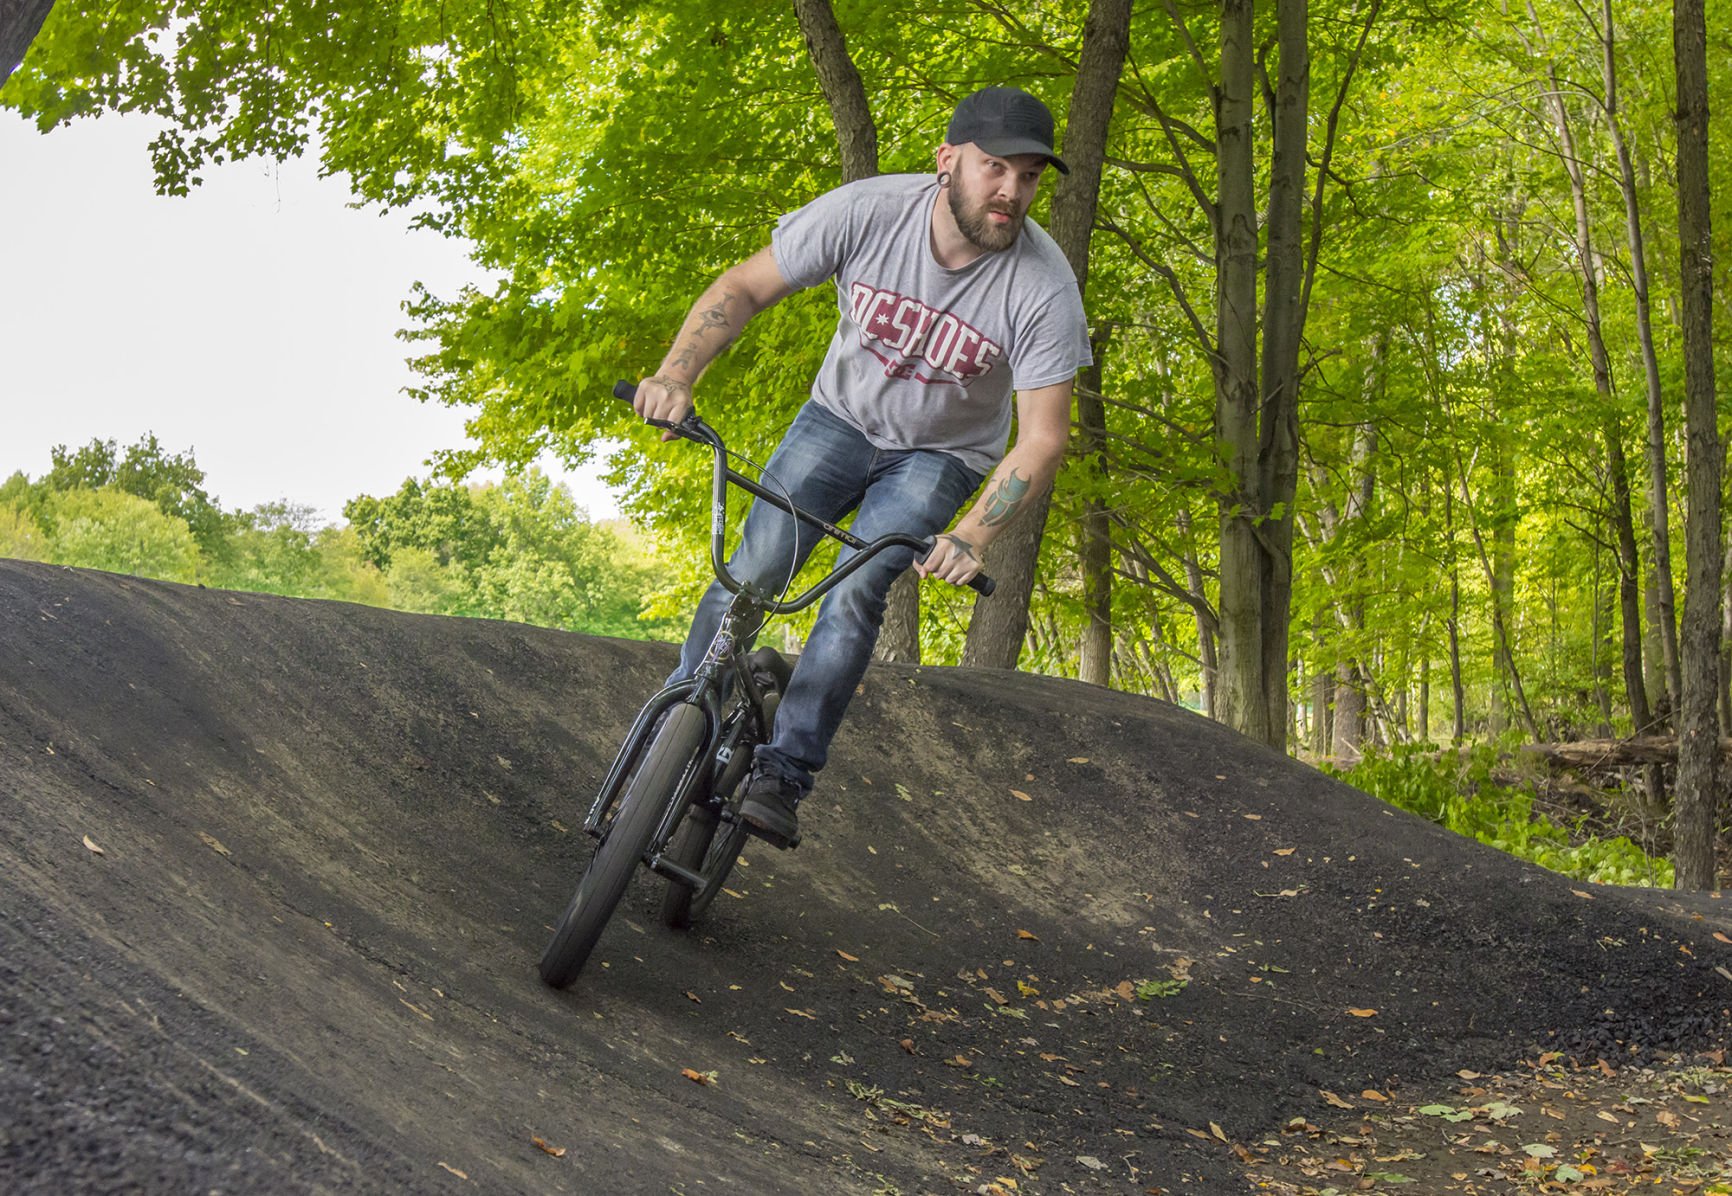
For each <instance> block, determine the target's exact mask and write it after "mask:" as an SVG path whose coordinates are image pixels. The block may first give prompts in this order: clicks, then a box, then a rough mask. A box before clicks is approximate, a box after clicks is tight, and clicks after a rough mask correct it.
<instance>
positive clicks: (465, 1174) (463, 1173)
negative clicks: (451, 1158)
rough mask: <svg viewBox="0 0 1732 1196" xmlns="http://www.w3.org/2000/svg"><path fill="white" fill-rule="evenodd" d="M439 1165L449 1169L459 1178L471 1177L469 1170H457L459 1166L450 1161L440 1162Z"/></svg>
mask: <svg viewBox="0 0 1732 1196" xmlns="http://www.w3.org/2000/svg"><path fill="white" fill-rule="evenodd" d="M439 1165H440V1166H441V1167H443V1168H445V1170H447V1171H449V1172H450V1173H451V1174H452V1175H455V1176H456V1177H457V1178H458V1179H468V1178H469V1173H468V1172H466V1171H459V1170H457V1168H455V1167H453V1166H452V1165H451V1164H450V1163H440V1164H439Z"/></svg>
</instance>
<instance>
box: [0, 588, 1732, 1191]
mask: <svg viewBox="0 0 1732 1196" xmlns="http://www.w3.org/2000/svg"><path fill="white" fill-rule="evenodd" d="M672 656H673V650H672V648H671V647H669V646H667V645H656V644H639V643H630V642H624V641H613V640H601V639H591V638H585V637H581V636H574V635H567V634H561V633H557V632H551V631H543V630H537V629H534V628H528V627H521V626H516V625H509V624H499V623H486V622H477V621H460V620H452V619H440V618H430V617H417V616H407V615H400V614H391V613H386V612H381V611H376V610H371V609H367V608H361V607H353V606H346V605H341V604H332V603H316V602H303V601H293V600H287V599H277V598H270V597H264V596H257V595H246V594H230V593H226V592H220V591H214V590H203V589H196V588H186V587H180V586H173V585H168V584H162V583H155V582H146V581H139V580H134V579H128V578H120V577H114V576H110V575H105V574H97V573H87V572H80V571H74V570H66V569H58V568H51V567H48V566H40V565H28V564H21V563H17V562H0V769H3V775H4V778H5V782H4V799H3V800H4V818H3V820H0V1103H3V1104H4V1106H5V1107H6V1108H7V1109H9V1110H11V1113H10V1115H9V1116H8V1118H7V1119H6V1122H5V1125H4V1128H3V1129H0V1181H3V1183H4V1186H5V1188H6V1189H7V1190H8V1191H55V1192H66V1191H98V1190H112V1189H114V1188H116V1187H120V1186H126V1185H132V1186H136V1187H139V1188H142V1189H145V1190H175V1191H192V1190H211V1189H221V1190H243V1191H267V1190H268V1191H296V1192H298V1191H308V1192H312V1191H393V1192H400V1191H451V1192H461V1191H483V1192H628V1191H629V1192H650V1191H657V1192H666V1191H673V1192H683V1193H693V1192H699V1191H715V1192H727V1191H733V1192H742V1193H781V1192H787V1193H806V1192H814V1191H838V1192H879V1191H883V1192H903V1193H915V1192H953V1191H967V1192H973V1191H976V1190H978V1189H980V1188H981V1187H982V1185H987V1184H991V1183H993V1182H995V1181H999V1180H1001V1179H1014V1180H1015V1181H1016V1184H1017V1186H1018V1190H1020V1191H1022V1192H1061V1191H1076V1192H1096V1191H1099V1192H1144V1191H1149V1190H1164V1191H1168V1192H1204V1193H1208V1192H1217V1191H1218V1192H1232V1191H1238V1190H1240V1189H1241V1188H1242V1187H1243V1185H1244V1182H1245V1181H1244V1180H1243V1179H1242V1178H1241V1176H1242V1168H1241V1164H1240V1158H1239V1157H1238V1154H1239V1152H1236V1151H1235V1145H1236V1144H1238V1143H1241V1142H1244V1141H1248V1140H1251V1139H1252V1138H1254V1137H1256V1136H1258V1135H1261V1134H1264V1133H1267V1132H1268V1131H1269V1130H1270V1129H1271V1128H1272V1127H1278V1126H1280V1125H1281V1124H1283V1123H1284V1122H1285V1121H1286V1120H1287V1119H1288V1118H1290V1117H1293V1116H1295V1115H1303V1114H1310V1113H1314V1112H1316V1111H1317V1110H1318V1109H1319V1107H1320V1102H1321V1101H1323V1100H1324V1099H1325V1098H1324V1097H1322V1096H1321V1095H1320V1094H1321V1093H1324V1092H1352V1093H1358V1092H1359V1091H1361V1090H1362V1089H1367V1088H1384V1089H1387V1088H1390V1087H1392V1086H1394V1085H1397V1084H1417V1083H1423V1082H1426V1081H1430V1080H1435V1079H1439V1078H1442V1077H1446V1076H1449V1075H1451V1074H1453V1073H1454V1072H1456V1071H1457V1070H1458V1069H1462V1068H1475V1069H1478V1070H1481V1071H1489V1070H1493V1069H1496V1068H1498V1067H1500V1066H1502V1065H1505V1064H1507V1063H1508V1062H1509V1061H1511V1060H1513V1059H1515V1058H1518V1057H1521V1056H1522V1055H1524V1054H1531V1053H1533V1052H1535V1051H1538V1050H1548V1051H1563V1052H1566V1053H1568V1054H1573V1055H1576V1056H1580V1057H1582V1058H1584V1059H1589V1060H1591V1059H1594V1058H1597V1057H1603V1058H1608V1059H1612V1060H1613V1061H1614V1062H1621V1061H1624V1060H1627V1059H1629V1058H1631V1057H1635V1056H1642V1055H1644V1054H1645V1053H1647V1052H1651V1051H1664V1050H1670V1049H1680V1048H1692V1047H1696V1046H1700V1045H1705V1044H1710V1043H1721V1044H1723V1043H1724V1041H1725V1039H1726V1036H1727V1030H1728V1025H1729V1015H1728V1011H1727V1010H1728V1005H1729V1004H1732V941H1729V940H1732V934H1729V933H1728V932H1729V931H1732V917H1729V916H1728V911H1727V909H1726V907H1725V905H1724V904H1723V903H1721V902H1720V901H1719V900H1718V899H1717V898H1714V897H1708V896H1704V897H1701V898H1699V899H1691V900H1689V901H1685V900H1681V899H1679V898H1678V897H1675V896H1674V895H1672V894H1668V893H1656V892H1647V891H1634V890H1618V889H1607V888H1598V887H1589V886H1585V885H1580V884H1577V883H1575V882H1571V881H1568V880H1566V879H1564V878H1561V877H1558V876H1555V875H1552V874H1550V873H1547V872H1544V871H1542V870H1540V869H1537V868H1533V867H1529V866H1526V865H1524V864H1521V863H1519V862H1517V861H1515V860H1513V859H1510V858H1508V857H1505V856H1503V855H1500V854H1498V853H1496V852H1493V851H1491V850H1489V849H1485V848H1481V847H1479V846H1477V845H1475V844H1473V843H1471V842H1468V841H1466V840H1463V839H1460V838H1457V837H1455V836H1453V835H1450V834H1448V833H1447V832H1444V831H1442V830H1439V829H1437V828H1435V827H1433V826H1431V825H1430V824H1428V823H1425V822H1423V821H1421V820H1419V819H1416V818H1413V817H1410V816H1408V815H1406V814H1403V813H1401V812H1398V811H1395V810H1392V809H1389V808H1387V807H1385V806H1383V805H1382V804H1380V803H1378V802H1376V801H1375V800H1373V799H1371V798H1368V797H1366V796H1364V795H1363V794H1361V793H1359V792H1357V791H1356V790H1353V789H1351V788H1348V787H1347V786H1344V785H1342V784H1340V783H1338V782H1336V781H1334V780H1331V779H1329V778H1327V777H1325V776H1323V775H1321V774H1318V773H1316V772H1313V771H1311V770H1310V769H1307V768H1305V767H1304V766H1302V765H1299V764H1296V763H1294V762H1293V761H1291V760H1289V759H1287V758H1285V757H1282V756H1280V755H1278V754H1275V753H1272V752H1269V751H1266V750H1264V749H1262V748H1260V747H1257V746H1255V745H1253V744H1251V743H1249V742H1247V741H1245V740H1243V739H1241V738H1240V737H1238V736H1236V735H1234V734H1233V733H1231V732H1229V731H1227V730H1225V729H1223V728H1221V727H1220V726H1217V725H1215V724H1213V723H1210V722H1208V721H1206V720H1204V719H1201V718H1199V717H1196V716H1194V715H1192V714H1189V713H1187V712H1185V711H1182V710H1178V709H1176V708H1173V707H1170V706H1167V705H1164V704H1161V703H1158V702H1154V701H1149V700H1146V699H1142V698H1135V697H1129V696H1126V695H1122V694H1117V693H1112V692H1109V691H1105V690H1100V689H1095V688H1091V687H1087V686H1082V685H1078V684H1075V683H1067V682H1060V681H1055V680H1051V679H1045V678H1039V677H1031V676H1022V675H1017V674H1008V673H1003V674H1001V673H978V672H967V671H962V670H952V669H918V668H907V667H892V666H885V667H879V668H875V669H874V670H873V672H872V673H871V674H870V675H869V676H868V678H867V681H866V683H865V686H864V692H863V694H862V696H861V697H860V698H859V699H858V700H857V701H856V703H855V708H854V710H853V712H852V713H851V716H850V721H849V723H848V725H847V727H846V728H845V729H844V731H843V733H842V735H841V737H840V738H839V740H838V743H837V747H836V752H835V755H834V759H833V763H832V765H831V767H830V769H829V770H828V771H827V772H826V774H825V777H824V779H823V787H822V789H821V792H820V794H819V796H818V798H817V799H816V800H815V801H814V802H813V803H812V804H811V805H809V806H808V807H807V809H808V810H809V811H810V814H809V815H807V816H805V817H804V818H803V820H802V821H803V824H804V826H805V829H806V841H805V843H804V845H803V846H802V847H801V848H800V849H799V850H798V851H795V852H789V853H776V852H772V851H768V850H766V849H762V848H754V849H751V850H748V852H747V854H746V857H745V861H744V865H745V866H744V867H742V868H741V869H740V870H739V871H738V872H737V873H736V874H735V876H734V879H733V881H732V883H731V885H730V890H729V892H728V893H726V894H724V895H723V896H722V897H720V898H718V900H717V903H716V906H715V908H714V909H713V910H712V911H711V912H710V914H709V916H708V918H707V919H706V920H705V922H703V923H702V924H701V925H700V926H699V927H698V928H697V929H696V930H695V931H693V932H691V933H689V934H684V935H682V934H677V933H674V932H671V931H666V930H663V929H661V928H660V927H659V925H658V924H657V920H656V917H655V906H656V903H657V902H658V901H659V896H660V895H659V891H658V886H659V883H660V882H652V881H651V879H650V878H649V877H648V876H647V875H640V878H639V880H638V881H637V882H636V883H635V884H634V887H633V889H632V891H631V893H630V894H628V896H627V899H626V903H625V905H624V906H623V907H622V909H621V914H620V916H619V917H618V918H617V919H616V922H615V924H614V926H613V927H611V928H610V930H609V933H608V937H607V938H606V939H604V940H603V942H602V945H601V947H600V948H598V951H597V955H596V958H595V959H594V960H592V962H591V965H590V970H589V971H587V972H586V973H585V974H584V976H583V977H582V978H580V980H579V982H578V984H577V985H576V986H575V987H574V988H573V989H572V990H571V991H570V992H568V993H556V992H553V991H550V990H548V989H546V988H544V987H543V986H542V985H541V984H540V983H539V981H538V980H537V978H536V974H535V967H534V965H535V960H536V958H537V956H538V955H539V953H540V950H541V947H542V946H543V944H544V941H545V937H546V935H547V933H548V924H549V922H550V921H551V920H552V918H553V917H554V916H555V915H556V914H557V913H558V912H559V910H560V909H561V908H563V906H564V904H565V901H566V900H567V898H568V897H569V893H570V888H571V886H572V885H573V883H574V881H575V877H576V873H577V870H578V867H579V865H580V862H581V860H582V859H583V858H584V857H585V855H586V853H587V842H588V841H587V839H585V837H584V836H583V835H582V834H581V832H580V831H579V830H578V829H577V828H578V827H579V825H580V824H581V821H582V818H583V810H584V808H585V807H586V805H587V802H588V798H589V796H590V794H591V792H592V790H593V787H594V786H595V785H596V784H597V783H598V781H599V779H600V776H601V774H602V772H603V771H604V769H605V766H606V764H607V762H608V759H609V757H610V755H611V750H612V748H613V746H614V745H615V744H616V743H617V742H618V740H619V739H620V738H621V737H622V735H623V734H624V731H625V728H626V725H627V723H628V721H629V717H630V715H631V714H632V713H633V712H634V711H635V708H636V706H637V704H638V703H639V702H641V701H642V699H643V698H644V697H645V696H647V695H648V693H649V692H650V691H651V690H653V689H654V687H655V686H656V684H657V683H658V679H659V678H660V677H662V676H663V675H665V673H666V672H667V670H668V669H669V667H671V663H672ZM691 1076H696V1077H698V1078H697V1079H692V1078H690V1077H691Z"/></svg>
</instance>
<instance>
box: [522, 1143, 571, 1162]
mask: <svg viewBox="0 0 1732 1196" xmlns="http://www.w3.org/2000/svg"><path fill="white" fill-rule="evenodd" d="M530 1141H531V1142H533V1143H535V1144H536V1145H537V1146H539V1147H541V1149H542V1150H544V1151H546V1152H547V1153H548V1154H550V1155H552V1156H553V1157H554V1158H556V1159H563V1158H564V1157H565V1147H563V1146H552V1145H549V1144H548V1141H547V1139H545V1138H531V1139H530Z"/></svg>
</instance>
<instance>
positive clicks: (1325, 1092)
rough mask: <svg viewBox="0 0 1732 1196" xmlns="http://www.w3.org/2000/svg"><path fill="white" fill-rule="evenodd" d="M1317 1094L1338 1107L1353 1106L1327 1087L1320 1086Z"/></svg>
mask: <svg viewBox="0 0 1732 1196" xmlns="http://www.w3.org/2000/svg"><path fill="white" fill-rule="evenodd" d="M1317 1095H1319V1096H1321V1097H1322V1098H1323V1099H1324V1100H1325V1101H1327V1102H1328V1103H1329V1104H1331V1105H1333V1106H1334V1107H1335V1108H1337V1109H1351V1108H1352V1107H1353V1105H1352V1104H1351V1103H1349V1102H1348V1101H1344V1100H1342V1099H1341V1098H1340V1097H1339V1096H1336V1095H1335V1094H1334V1093H1333V1092H1331V1091H1329V1089H1327V1088H1319V1089H1318V1090H1317Z"/></svg>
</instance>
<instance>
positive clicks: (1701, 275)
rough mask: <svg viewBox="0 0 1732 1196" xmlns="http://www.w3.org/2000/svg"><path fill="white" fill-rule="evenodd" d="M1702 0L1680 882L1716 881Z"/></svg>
mask: <svg viewBox="0 0 1732 1196" xmlns="http://www.w3.org/2000/svg"><path fill="white" fill-rule="evenodd" d="M1707 36H1708V35H1707V28H1706V24H1705V20H1704V16H1703V0H1675V3H1674V5H1673V8H1672V51H1673V55H1674V62H1675V64H1676V68H1677V77H1678V92H1677V94H1678V113H1677V123H1678V243H1679V259H1680V260H1679V278H1680V280H1681V283H1682V291H1683V304H1682V309H1683V325H1684V428H1685V438H1686V444H1685V452H1686V460H1685V519H1684V561H1685V565H1684V568H1685V583H1684V634H1683V639H1682V643H1681V644H1680V645H1679V658H1680V661H1681V663H1682V674H1683V675H1682V682H1683V686H1682V689H1681V691H1680V696H1681V700H1680V702H1679V710H1678V741H1679V742H1678V786H1677V797H1676V800H1675V805H1674V809H1675V814H1676V821H1675V830H1676V834H1675V839H1674V847H1673V863H1674V865H1675V867H1676V877H1677V882H1676V883H1677V887H1678V888H1680V889H1709V888H1713V887H1714V880H1715V872H1714V832H1715V827H1716V825H1717V823H1718V818H1717V815H1718V812H1719V811H1718V808H1717V807H1718V801H1719V771H1720V769H1719V765H1720V751H1719V746H1720V736H1719V729H1720V724H1719V719H1718V718H1717V717H1716V715H1715V706H1716V701H1715V697H1716V691H1717V690H1718V685H1717V684H1716V673H1717V662H1718V661H1719V658H1720V644H1719V632H1720V617H1719V606H1720V547H1721V536H1720V475H1721V473H1722V466H1723V459H1722V449H1721V445H1720V430H1719V428H1718V426H1717V425H1716V423H1715V412H1714V311H1713V302H1714V246H1713V241H1712V239H1711V236H1710V232H1711V219H1710V211H1711V209H1710V207H1709V198H1708V53H1707Z"/></svg>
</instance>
